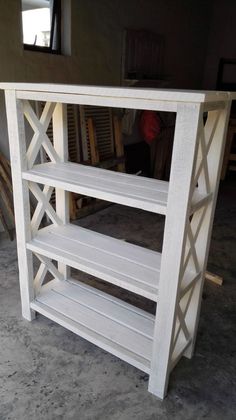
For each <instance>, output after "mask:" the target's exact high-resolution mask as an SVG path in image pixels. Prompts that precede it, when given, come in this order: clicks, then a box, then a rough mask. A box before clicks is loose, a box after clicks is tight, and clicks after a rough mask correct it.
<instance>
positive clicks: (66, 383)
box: [0, 179, 236, 420]
mask: <svg viewBox="0 0 236 420" xmlns="http://www.w3.org/2000/svg"><path fill="white" fill-rule="evenodd" d="M235 185H236V183H235V181H234V180H233V179H232V180H230V179H229V180H228V181H227V182H224V184H223V185H222V187H221V191H220V196H219V201H218V206H217V212H216V217H215V223H214V230H213V237H212V243H211V250H210V257H209V264H208V269H209V270H210V271H213V272H215V273H217V274H219V275H222V276H223V277H224V284H223V286H222V287H219V286H215V285H212V284H210V283H209V282H207V283H206V284H205V287H204V294H203V301H202V311H201V319H200V325H199V332H198V338H197V344H196V351H195V355H194V357H193V359H192V360H188V359H184V358H183V359H182V360H181V361H180V363H179V364H178V365H177V367H176V368H175V370H174V371H173V373H172V375H171V378H170V383H169V393H168V396H167V398H166V399H165V400H164V401H163V402H161V401H159V400H158V399H156V398H155V397H154V396H152V395H151V394H149V393H148V392H147V381H148V376H147V375H146V374H144V373H142V372H141V371H139V370H138V369H136V368H134V367H132V366H130V365H128V364H126V363H124V362H122V361H120V360H119V359H117V358H116V357H114V356H112V355H110V354H109V353H106V352H105V351H103V350H101V349H99V348H97V347H96V346H94V345H92V344H90V343H88V342H87V341H85V340H83V339H81V338H80V337H77V336H76V335H74V334H73V333H71V332H69V331H67V330H65V329H64V328H62V327H60V326H59V325H56V324H54V323H53V322H52V321H50V320H47V319H46V318H44V317H43V316H38V317H37V319H36V320H35V321H33V322H32V323H28V322H27V321H25V320H23V319H22V318H21V308H20V298H19V287H18V272H17V257H16V244H15V242H14V243H10V242H9V241H8V240H6V239H4V240H3V239H1V241H0V269H1V271H0V420H13V419H14V420H29V419H30V420H34V419H35V420H39V419H40V420H41V419H44V420H54V419H56V420H57V419H58V420H59V419H63V420H64V419H65V420H69V419H73V420H85V419H92V420H100V419H102V420H106V419H107V420H131V419H135V420H141V419H142V420H161V419H176V420H177V419H179V420H183V419H187V420H190V419H191V420H197V419H203V418H204V419H212V420H213V419H214V420H216V419H219V420H221V419H224V420H233V419H234V418H235V410H236V391H235V390H236V384H235V378H236V372H235V358H234V356H235V348H236V346H235V344H236V342H235V336H234V335H233V330H234V329H235V324H234V323H233V321H234V320H235V312H234V310H235V278H236V217H235V216H236V199H235V197H236V187H235ZM79 223H80V224H81V225H83V226H87V227H89V228H91V229H93V230H97V231H99V232H103V233H105V234H109V235H113V236H115V237H118V238H121V239H127V240H129V241H131V242H133V243H136V244H139V245H143V246H147V247H150V248H152V249H157V250H160V248H161V235H162V230H163V218H162V217H161V216H157V215H153V214H149V215H147V213H145V212H142V211H140V210H135V209H130V208H125V207H121V206H111V207H109V208H107V209H106V210H103V211H102V212H100V213H99V214H96V215H93V216H90V217H88V218H86V219H83V221H80V222H79ZM77 274H78V276H79V277H81V273H77ZM83 278H85V276H84V275H83ZM86 279H87V281H89V282H90V283H94V279H92V278H90V277H89V276H86ZM104 284H105V283H104V282H99V287H101V288H104ZM109 289H110V290H111V291H112V292H113V293H114V294H116V295H118V296H122V297H124V298H126V299H127V300H128V301H130V302H133V303H135V304H137V305H139V306H141V307H143V308H146V309H147V310H150V311H153V310H154V307H153V304H152V303H150V302H147V301H145V300H143V299H141V298H139V297H136V296H135V297H134V296H132V295H128V294H127V293H126V292H124V291H120V290H118V289H117V288H115V287H111V286H109Z"/></svg>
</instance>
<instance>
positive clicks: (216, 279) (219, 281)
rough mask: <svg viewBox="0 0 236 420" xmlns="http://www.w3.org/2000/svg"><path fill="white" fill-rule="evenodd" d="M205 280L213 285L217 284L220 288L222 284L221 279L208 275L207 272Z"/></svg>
mask: <svg viewBox="0 0 236 420" xmlns="http://www.w3.org/2000/svg"><path fill="white" fill-rule="evenodd" d="M205 279H206V280H209V281H211V282H212V283H214V284H217V285H218V286H222V284H223V277H220V276H218V275H217V274H213V273H210V272H209V271H206V273H205Z"/></svg>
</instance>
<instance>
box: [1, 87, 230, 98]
mask: <svg viewBox="0 0 236 420" xmlns="http://www.w3.org/2000/svg"><path fill="white" fill-rule="evenodd" d="M0 89H16V90H17V91H22V92H30V91H33V92H36V93H37V94H38V96H40V93H44V92H49V93H53V94H56V93H64V94H68V96H69V95H70V94H75V95H79V94H81V95H84V96H86V95H91V96H98V97H99V96H100V97H102V98H103V97H106V96H111V97H114V98H116V97H118V98H123V99H125V98H138V99H149V100H162V101H170V102H171V101H177V102H183V101H184V102H198V103H200V102H211V101H213V102H216V101H224V100H228V99H230V98H231V99H235V98H236V94H235V93H230V92H229V93H228V92H219V91H196V90H195V91H194V90H192V91H191V90H184V89H180V90H175V89H172V90H170V89H151V88H150V89H145V88H126V87H106V86H86V85H63V84H46V83H0ZM68 103H70V101H68Z"/></svg>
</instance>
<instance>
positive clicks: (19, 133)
mask: <svg viewBox="0 0 236 420" xmlns="http://www.w3.org/2000/svg"><path fill="white" fill-rule="evenodd" d="M5 97H6V111H7V120H8V133H9V145H10V155H11V169H12V182H13V197H14V205H15V224H16V237H17V253H18V267H19V280H20V293H21V304H22V315H23V317H24V318H26V319H27V320H28V321H31V320H32V319H33V318H34V317H35V312H34V311H32V310H31V309H30V302H31V301H32V300H33V299H34V287H33V279H34V275H33V256H32V252H31V251H28V250H27V249H26V244H27V242H28V241H30V239H31V230H30V202H29V188H28V182H27V181H24V180H22V171H25V170H27V159H26V141H25V126H24V114H23V107H22V103H21V102H20V101H19V100H18V99H17V98H16V95H15V91H14V90H6V92H5Z"/></svg>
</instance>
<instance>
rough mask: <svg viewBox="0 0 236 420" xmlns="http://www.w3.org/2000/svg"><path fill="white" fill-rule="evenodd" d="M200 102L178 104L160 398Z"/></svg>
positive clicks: (156, 348)
mask: <svg viewBox="0 0 236 420" xmlns="http://www.w3.org/2000/svg"><path fill="white" fill-rule="evenodd" d="M202 112H203V110H202V105H201V104H197V103H196V104H193V103H189V104H178V107H177V118H176V127H175V138H174V148H173V154H172V165H171V174H170V184H169V195H168V203H167V214H166V222H165V234H164V240H163V249H162V260H161V271H160V283H159V294H158V295H159V298H158V303H157V314H156V321H155V329H154V341H153V354H152V361H151V373H150V379H149V387H148V389H149V391H150V392H152V393H153V394H155V395H157V396H158V397H160V398H164V396H165V395H166V391H167V385H168V380H169V373H170V357H171V344H172V338H173V334H174V329H175V319H176V310H177V297H178V287H179V282H180V278H181V261H182V258H183V247H184V242H185V236H186V230H187V222H188V212H189V207H190V202H189V201H190V195H191V181H192V172H193V166H194V157H195V153H196V147H197V141H198V131H199V126H200V124H199V121H200V117H201V116H202Z"/></svg>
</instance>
